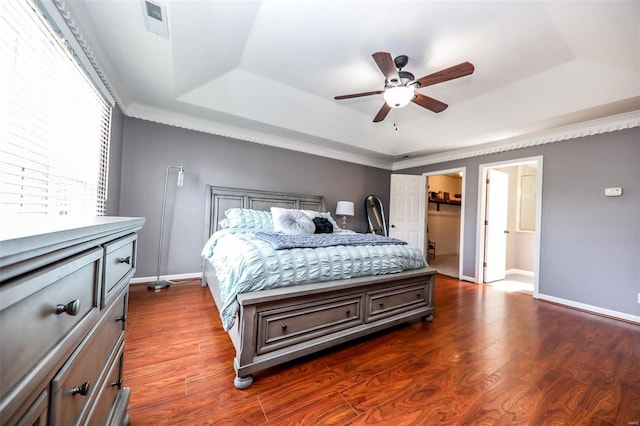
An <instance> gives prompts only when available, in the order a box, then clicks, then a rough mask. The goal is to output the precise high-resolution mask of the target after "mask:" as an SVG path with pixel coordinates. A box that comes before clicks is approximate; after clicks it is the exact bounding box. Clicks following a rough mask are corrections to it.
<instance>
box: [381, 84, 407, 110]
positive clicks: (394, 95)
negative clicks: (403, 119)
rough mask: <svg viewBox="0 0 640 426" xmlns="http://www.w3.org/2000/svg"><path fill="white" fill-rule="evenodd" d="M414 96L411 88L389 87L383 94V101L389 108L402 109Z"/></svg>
mask: <svg viewBox="0 0 640 426" xmlns="http://www.w3.org/2000/svg"><path fill="white" fill-rule="evenodd" d="M414 96H415V94H414V93H413V89H412V88H411V87H406V86H395V87H390V88H388V89H387V90H385V92H384V95H383V97H384V100H385V102H386V103H387V105H389V106H390V107H391V108H402V107H404V106H406V105H407V104H408V103H409V102H411V99H413V98H414Z"/></svg>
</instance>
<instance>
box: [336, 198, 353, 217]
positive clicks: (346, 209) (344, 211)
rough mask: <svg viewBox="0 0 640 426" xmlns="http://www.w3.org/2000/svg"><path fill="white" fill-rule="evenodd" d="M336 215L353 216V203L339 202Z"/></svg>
mask: <svg viewBox="0 0 640 426" xmlns="http://www.w3.org/2000/svg"><path fill="white" fill-rule="evenodd" d="M336 214H337V215H338V216H353V203H352V202H351V201H338V204H337V205H336Z"/></svg>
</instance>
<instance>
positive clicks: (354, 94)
mask: <svg viewBox="0 0 640 426" xmlns="http://www.w3.org/2000/svg"><path fill="white" fill-rule="evenodd" d="M382 93H384V90H372V91H371V92H362V93H353V94H351V95H340V96H336V97H335V98H334V99H337V100H340V99H351V98H359V97H361V96H370V95H380V94H382Z"/></svg>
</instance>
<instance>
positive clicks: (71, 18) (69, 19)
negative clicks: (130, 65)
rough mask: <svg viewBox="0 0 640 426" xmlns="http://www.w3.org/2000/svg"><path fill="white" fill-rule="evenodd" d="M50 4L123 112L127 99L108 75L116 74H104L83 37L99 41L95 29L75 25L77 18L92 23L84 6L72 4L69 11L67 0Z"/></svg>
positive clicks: (52, 0)
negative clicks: (72, 6)
mask: <svg viewBox="0 0 640 426" xmlns="http://www.w3.org/2000/svg"><path fill="white" fill-rule="evenodd" d="M51 2H52V3H53V5H54V6H55V7H56V9H58V11H59V12H60V16H62V18H63V19H64V21H65V23H66V25H67V27H68V28H69V30H70V31H71V33H72V34H73V36H74V38H75V39H76V41H77V42H78V44H79V45H80V47H81V48H82V51H83V52H84V54H85V55H86V56H87V59H88V60H89V62H90V63H91V66H92V67H93V69H94V70H95V72H96V74H97V75H98V77H99V78H100V80H102V83H103V84H104V86H105V88H106V90H107V91H108V92H109V94H110V95H111V96H112V97H113V100H114V101H115V103H116V104H117V105H118V107H120V109H121V110H122V111H124V110H125V105H126V104H127V103H128V99H127V98H126V96H121V93H124V91H123V90H116V88H115V87H114V85H113V84H112V81H111V79H110V78H109V75H112V76H114V75H116V73H113V72H112V73H109V74H108V73H107V72H105V70H104V69H103V67H102V65H101V64H100V61H99V60H98V56H96V55H95V54H94V48H96V46H93V45H90V44H89V42H88V41H87V39H86V37H85V33H87V32H88V33H89V35H90V36H92V40H99V37H96V34H95V29H94V28H93V27H91V28H86V27H83V28H80V27H79V26H78V24H77V22H78V20H79V19H78V18H81V19H80V21H81V22H84V23H87V22H92V21H91V18H90V17H89V14H88V12H87V10H86V8H85V6H84V4H82V3H81V2H76V3H74V8H73V10H71V9H70V8H69V4H68V3H69V2H68V1H67V0H51ZM98 50H99V52H98V53H104V49H102V51H101V52H100V49H98ZM99 56H100V57H101V58H105V57H106V58H108V55H104V54H102V55H99ZM107 64H108V65H109V66H110V65H111V64H110V63H109V62H108V61H107ZM117 83H118V87H120V88H121V87H122V85H121V84H120V83H119V81H118V82H117Z"/></svg>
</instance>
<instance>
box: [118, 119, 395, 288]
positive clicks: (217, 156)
mask: <svg viewBox="0 0 640 426" xmlns="http://www.w3.org/2000/svg"><path fill="white" fill-rule="evenodd" d="M123 141H124V142H123V146H122V177H121V179H122V181H121V186H120V206H119V212H118V214H119V215H120V216H141V217H146V219H147V221H146V224H145V226H144V228H143V229H142V231H141V232H140V234H139V246H138V247H139V251H138V266H137V271H136V276H138V277H149V276H155V274H156V264H157V256H158V254H157V250H158V238H159V229H160V216H161V210H162V193H163V187H164V179H165V172H166V168H167V166H168V165H182V166H184V170H185V180H184V187H182V188H178V187H177V185H176V177H177V173H176V171H175V170H172V171H171V174H170V176H169V186H168V191H167V211H166V218H165V231H164V234H165V235H164V241H165V242H164V246H163V261H162V268H161V271H160V273H161V275H165V274H183V273H193V272H200V271H201V267H202V260H201V257H200V251H201V250H202V247H203V245H204V242H205V239H204V238H205V237H204V233H205V230H204V226H205V225H204V221H205V219H204V218H205V185H206V184H212V185H217V186H229V187H238V188H251V189H260V190H267V191H278V192H292V193H299V194H314V195H324V197H325V206H326V209H327V211H330V212H331V213H332V215H333V216H334V217H335V216H336V215H335V207H336V202H337V201H339V200H349V201H353V202H354V203H355V216H354V217H351V218H348V222H347V224H348V225H347V226H348V227H349V228H350V229H353V230H356V231H360V232H363V231H365V230H366V228H367V225H366V217H365V212H364V199H365V197H366V196H367V195H369V194H377V195H378V196H379V197H380V198H381V199H382V201H383V203H384V205H385V208H386V206H388V203H389V184H390V178H389V176H390V174H391V173H390V171H388V170H382V169H377V168H373V167H367V166H361V165H357V164H352V163H348V162H343V161H338V160H332V159H328V158H324V157H318V156H314V155H309V154H304V153H299V152H295V151H289V150H285V149H279V148H273V147H268V146H264V145H259V144H255V143H250V142H244V141H240V140H235V139H230V138H224V137H220V136H215V135H210V134H205V133H200V132H195V131H191V130H185V129H181V128H176V127H171V126H166V125H162V124H157V123H153V122H149V121H145V120H139V119H135V118H130V117H125V118H124V136H123ZM336 219H337V218H336Z"/></svg>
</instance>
